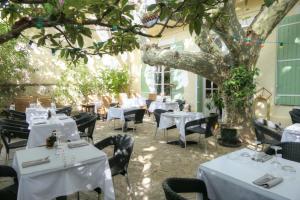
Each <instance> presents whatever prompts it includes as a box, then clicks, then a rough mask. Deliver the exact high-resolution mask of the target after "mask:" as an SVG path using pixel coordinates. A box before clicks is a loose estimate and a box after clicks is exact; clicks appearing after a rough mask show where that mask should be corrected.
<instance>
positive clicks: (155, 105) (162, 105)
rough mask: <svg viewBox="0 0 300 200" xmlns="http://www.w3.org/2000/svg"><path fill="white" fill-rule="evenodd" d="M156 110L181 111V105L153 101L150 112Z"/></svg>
mask: <svg viewBox="0 0 300 200" xmlns="http://www.w3.org/2000/svg"><path fill="white" fill-rule="evenodd" d="M155 109H163V110H173V111H179V105H178V103H177V102H160V101H153V102H151V104H150V106H149V109H148V110H149V112H154V110H155Z"/></svg>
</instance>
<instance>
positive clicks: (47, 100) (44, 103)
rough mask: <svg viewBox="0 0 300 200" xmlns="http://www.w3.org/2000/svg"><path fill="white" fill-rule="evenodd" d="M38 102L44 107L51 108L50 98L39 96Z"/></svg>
mask: <svg viewBox="0 0 300 200" xmlns="http://www.w3.org/2000/svg"><path fill="white" fill-rule="evenodd" d="M37 101H38V102H40V104H41V106H42V107H45V108H49V107H51V103H52V99H51V97H50V96H39V97H38V98H37Z"/></svg>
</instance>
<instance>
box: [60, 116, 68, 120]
mask: <svg viewBox="0 0 300 200" xmlns="http://www.w3.org/2000/svg"><path fill="white" fill-rule="evenodd" d="M58 119H60V120H64V119H68V117H67V116H62V117H59V118H58Z"/></svg>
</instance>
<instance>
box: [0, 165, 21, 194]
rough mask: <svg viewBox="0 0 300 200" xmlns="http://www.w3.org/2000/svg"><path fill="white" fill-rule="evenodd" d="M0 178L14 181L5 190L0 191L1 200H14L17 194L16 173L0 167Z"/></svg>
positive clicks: (7, 167) (11, 169)
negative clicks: (9, 178)
mask: <svg viewBox="0 0 300 200" xmlns="http://www.w3.org/2000/svg"><path fill="white" fill-rule="evenodd" d="M0 177H11V178H13V179H14V183H13V184H12V185H9V186H7V187H5V188H1V189H0V197H1V200H15V199H17V194H18V179H17V173H16V171H15V170H14V169H13V168H12V167H10V166H6V165H0Z"/></svg>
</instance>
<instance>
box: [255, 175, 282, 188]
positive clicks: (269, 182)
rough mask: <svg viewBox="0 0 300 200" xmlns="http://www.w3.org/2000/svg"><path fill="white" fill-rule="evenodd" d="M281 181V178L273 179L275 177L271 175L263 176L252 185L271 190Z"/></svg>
mask: <svg viewBox="0 0 300 200" xmlns="http://www.w3.org/2000/svg"><path fill="white" fill-rule="evenodd" d="M282 181H283V178H281V177H275V176H272V175H271V174H265V175H263V176H262V177H260V178H258V179H256V180H255V181H253V183H254V184H255V185H258V186H262V187H265V188H272V187H274V186H276V185H278V184H279V183H281V182H282Z"/></svg>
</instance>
